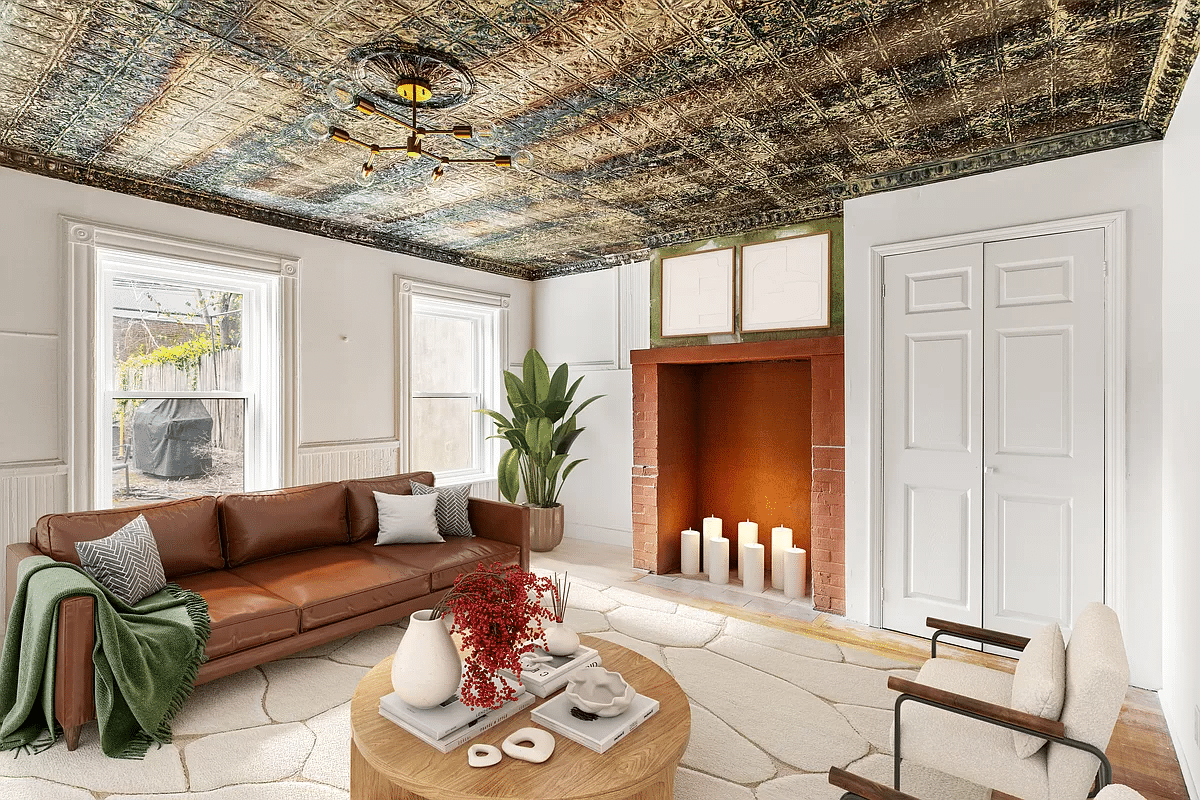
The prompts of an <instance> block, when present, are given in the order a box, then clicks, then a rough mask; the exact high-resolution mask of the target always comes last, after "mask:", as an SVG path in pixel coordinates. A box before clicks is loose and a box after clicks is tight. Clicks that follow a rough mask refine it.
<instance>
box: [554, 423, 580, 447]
mask: <svg viewBox="0 0 1200 800" xmlns="http://www.w3.org/2000/svg"><path fill="white" fill-rule="evenodd" d="M586 430H587V427H583V428H576V429H575V430H573V431H571V432H570V433H569V434H567V435H566V436H563V438H562V441H561V442H559V443H558V447H555V448H554V452H556V453H566V452H567V451H569V450H570V449H571V445H573V444H575V440H576V439H578V438H579V434H581V433H583V432H584V431H586Z"/></svg>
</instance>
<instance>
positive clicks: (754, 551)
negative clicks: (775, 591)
mask: <svg viewBox="0 0 1200 800" xmlns="http://www.w3.org/2000/svg"><path fill="white" fill-rule="evenodd" d="M766 553H767V548H766V546H765V545H761V544H759V543H757V542H755V543H753V544H744V545H742V553H741V559H740V560H739V561H738V571H739V572H742V574H743V575H744V577H743V578H742V585H743V586H745V587H746V588H747V589H749V590H750V591H752V592H761V591H762V590H763V561H764V559H765V558H766ZM743 568H744V570H743Z"/></svg>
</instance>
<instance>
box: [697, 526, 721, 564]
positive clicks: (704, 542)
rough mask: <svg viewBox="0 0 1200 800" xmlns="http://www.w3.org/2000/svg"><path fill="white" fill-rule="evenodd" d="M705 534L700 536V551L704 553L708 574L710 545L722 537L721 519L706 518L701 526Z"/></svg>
mask: <svg viewBox="0 0 1200 800" xmlns="http://www.w3.org/2000/svg"><path fill="white" fill-rule="evenodd" d="M700 530H702V531H703V533H702V534H701V536H700V549H701V550H702V551H703V552H704V566H703V568H704V571H705V572H708V543H709V542H710V541H711V540H713V539H716V538H717V537H718V536H720V535H721V518H720V517H705V518H704V522H703V523H702V524H701V526H700Z"/></svg>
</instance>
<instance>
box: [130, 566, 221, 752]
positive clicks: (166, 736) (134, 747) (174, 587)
mask: <svg viewBox="0 0 1200 800" xmlns="http://www.w3.org/2000/svg"><path fill="white" fill-rule="evenodd" d="M166 590H167V592H168V593H169V594H170V595H171V596H172V597H175V598H178V599H181V600H183V601H185V608H186V610H187V615H188V617H189V618H190V619H191V621H192V627H193V629H194V630H195V631H196V647H195V649H194V650H193V651H192V654H191V656H190V657H189V658H188V663H187V665H186V668H185V670H184V680H183V681H182V682H180V684H179V688H178V689H176V690H175V695H174V696H173V697H172V698H171V702H170V703H169V704H168V705H167V713H166V714H164V715H163V718H162V721H161V722H159V724H158V728H157V729H156V730H154V731H141V732H139V733H138V734H137V735H136V736H134V737H133V739H132V740H131V741H130V742H129V744H128V745H127V746H126V747H125V749H124V750H122V751H121V752H120V753H118V754H117V756H116V757H117V758H131V759H139V758H145V757H146V751H148V750H149V749H150V745H151V744H157V745H158V746H159V747H162V746H163V745H164V744H170V743H171V721H172V720H173V719H175V715H176V714H178V713H179V712H180V710H182V709H183V704H184V703H185V702H187V699H188V698H189V697H191V695H192V690H193V689H195V688H196V675H197V674H198V673H199V672H200V665H201V664H203V663H204V662H205V661H206V660H207V659H206V658H205V657H204V648H205V645H207V644H208V637H209V635H210V634H211V633H212V621H211V619H210V618H209V616H208V603H207V602H206V601H205V600H204V598H203V597H201V596H200V595H199V594H197V593H196V592H193V591H191V590H190V589H184V588H183V587H182V586H180V585H179V584H177V583H168V584H167V586H166Z"/></svg>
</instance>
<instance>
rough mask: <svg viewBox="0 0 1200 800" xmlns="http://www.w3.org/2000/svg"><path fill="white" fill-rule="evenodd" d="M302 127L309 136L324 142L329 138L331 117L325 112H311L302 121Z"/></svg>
mask: <svg viewBox="0 0 1200 800" xmlns="http://www.w3.org/2000/svg"><path fill="white" fill-rule="evenodd" d="M300 127H301V129H302V130H303V131H304V133H305V134H307V135H308V138H310V139H312V140H314V141H318V142H323V141H325V140H326V139H328V138H329V136H330V132H329V118H328V117H326V116H325V115H324V114H309V115H308V116H307V117H305V118H304V119H303V120H301V121H300Z"/></svg>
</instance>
